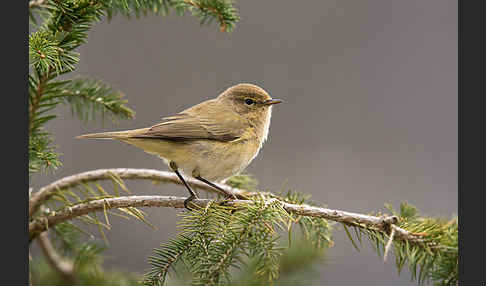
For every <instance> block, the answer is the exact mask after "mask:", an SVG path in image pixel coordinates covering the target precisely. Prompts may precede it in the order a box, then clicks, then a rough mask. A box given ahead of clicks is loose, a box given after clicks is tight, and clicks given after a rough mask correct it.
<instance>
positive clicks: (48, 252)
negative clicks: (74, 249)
mask: <svg viewBox="0 0 486 286" xmlns="http://www.w3.org/2000/svg"><path fill="white" fill-rule="evenodd" d="M37 242H38V244H39V246H40V248H41V250H42V252H43V253H44V256H45V257H46V259H47V262H48V263H49V264H50V265H51V266H52V268H54V269H55V270H56V271H57V272H59V273H60V274H61V275H62V276H63V277H64V278H65V279H67V280H69V281H71V282H72V281H74V265H73V263H72V262H70V261H67V260H65V259H63V258H62V257H61V256H59V254H57V252H56V250H55V249H54V247H53V246H52V244H51V241H50V240H49V238H48V236H47V232H43V233H41V234H39V237H38V239H37Z"/></svg>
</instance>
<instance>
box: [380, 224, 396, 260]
mask: <svg viewBox="0 0 486 286" xmlns="http://www.w3.org/2000/svg"><path fill="white" fill-rule="evenodd" d="M395 233H396V226H395V225H391V233H390V238H388V242H387V243H386V246H385V253H384V254H383V262H386V258H387V257H388V252H389V251H390V248H391V246H392V244H393V238H394V237H395Z"/></svg>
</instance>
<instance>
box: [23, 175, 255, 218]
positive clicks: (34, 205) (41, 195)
mask: <svg viewBox="0 0 486 286" xmlns="http://www.w3.org/2000/svg"><path fill="white" fill-rule="evenodd" d="M113 176H117V177H119V178H121V179H134V180H152V181H158V182H164V183H173V184H182V182H181V181H180V180H179V178H178V177H177V175H176V174H174V173H171V172H166V171H158V170H149V169H125V168H118V169H99V170H94V171H88V172H84V173H79V174H76V175H72V176H69V177H65V178H62V179H60V180H58V181H55V182H54V183H52V184H50V185H47V186H45V187H43V188H41V189H40V190H39V191H38V192H36V193H33V194H32V197H31V199H30V202H29V215H30V216H31V217H32V215H33V214H34V213H35V212H36V211H37V209H38V208H39V206H40V205H41V204H42V203H43V202H44V201H46V200H48V199H49V198H50V197H51V196H52V195H53V194H54V193H55V192H56V191H59V190H62V189H68V188H70V187H73V186H76V185H79V184H81V183H86V182H92V181H99V180H108V179H112V178H113ZM186 181H187V182H188V183H189V184H190V185H191V186H193V187H195V188H198V189H202V190H205V191H209V192H215V193H218V190H216V189H214V188H212V187H210V186H208V185H206V184H205V183H203V182H201V181H198V180H195V179H193V178H186ZM219 186H220V187H221V188H222V189H224V190H225V191H226V192H228V193H231V194H234V195H235V196H236V197H237V198H240V199H241V198H245V194H246V195H251V194H252V193H249V192H246V191H244V190H240V189H236V188H232V187H230V186H227V185H223V184H219Z"/></svg>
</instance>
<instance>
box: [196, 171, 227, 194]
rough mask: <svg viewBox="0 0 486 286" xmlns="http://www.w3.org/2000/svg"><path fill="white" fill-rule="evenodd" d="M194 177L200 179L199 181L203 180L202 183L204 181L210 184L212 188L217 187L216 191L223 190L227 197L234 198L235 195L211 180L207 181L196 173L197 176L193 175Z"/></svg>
mask: <svg viewBox="0 0 486 286" xmlns="http://www.w3.org/2000/svg"><path fill="white" fill-rule="evenodd" d="M194 178H196V179H198V180H199V181H201V182H204V183H206V184H208V185H210V186H211V187H213V188H215V189H217V190H218V191H221V192H223V193H224V194H226V196H227V197H228V198H232V199H236V196H235V195H234V194H232V193H229V192H227V191H226V190H224V189H223V188H221V187H219V186H218V185H216V184H215V183H212V182H210V181H208V180H206V179H204V178H203V177H201V176H199V175H198V176H194Z"/></svg>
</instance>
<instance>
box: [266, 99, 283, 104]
mask: <svg viewBox="0 0 486 286" xmlns="http://www.w3.org/2000/svg"><path fill="white" fill-rule="evenodd" d="M282 102H283V101H282V100H280V99H277V98H272V99H268V100H265V101H264V102H263V104H265V105H273V104H277V103H282Z"/></svg>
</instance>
